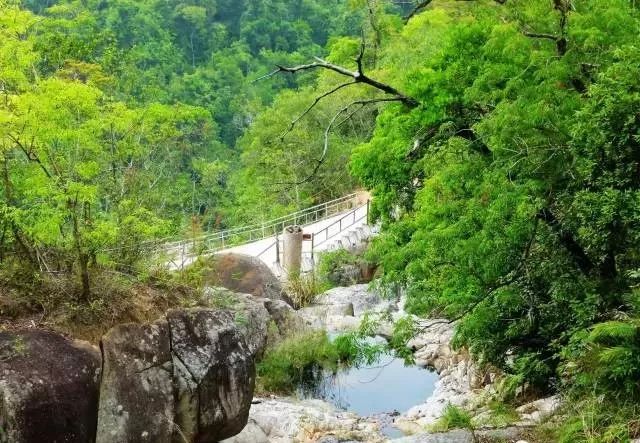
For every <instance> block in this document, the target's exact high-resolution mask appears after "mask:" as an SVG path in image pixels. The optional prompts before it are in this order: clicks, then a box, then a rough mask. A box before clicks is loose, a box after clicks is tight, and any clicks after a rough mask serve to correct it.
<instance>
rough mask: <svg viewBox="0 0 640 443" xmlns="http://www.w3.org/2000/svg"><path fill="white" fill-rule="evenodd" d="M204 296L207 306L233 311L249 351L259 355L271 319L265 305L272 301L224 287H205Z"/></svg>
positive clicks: (263, 345) (264, 343)
mask: <svg viewBox="0 0 640 443" xmlns="http://www.w3.org/2000/svg"><path fill="white" fill-rule="evenodd" d="M205 297H206V301H207V305H208V306H219V307H220V308H223V309H225V310H228V311H230V312H232V313H233V315H234V318H235V320H236V325H237V326H238V327H239V328H240V330H241V332H242V333H243V335H244V337H245V340H246V342H247V345H248V346H249V352H250V353H251V354H252V355H256V356H258V357H261V356H262V354H263V352H264V349H265V348H266V346H267V329H268V327H269V322H270V321H271V320H272V315H271V313H270V312H269V310H268V309H267V305H269V306H271V305H270V303H271V302H272V301H271V300H270V299H268V298H263V297H254V296H251V295H249V294H238V293H235V292H232V291H230V290H228V289H226V288H206V290H205ZM273 303H283V304H285V305H287V304H286V302H283V301H280V300H275V301H273ZM287 306H289V305H287ZM290 309H291V308H290Z"/></svg>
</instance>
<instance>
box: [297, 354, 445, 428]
mask: <svg viewBox="0 0 640 443" xmlns="http://www.w3.org/2000/svg"><path fill="white" fill-rule="evenodd" d="M306 378H307V381H306V382H305V383H304V384H303V385H302V386H300V388H299V392H298V394H299V395H300V396H301V397H303V398H316V399H322V400H325V401H327V402H329V403H332V404H333V405H335V406H336V407H338V408H340V409H343V410H346V411H350V412H355V413H357V414H358V415H360V416H363V417H371V416H379V415H386V416H387V418H388V416H389V415H394V414H397V413H402V412H405V411H407V410H408V409H410V408H411V407H412V406H415V405H417V404H420V403H423V402H424V401H425V400H426V399H427V397H429V396H430V395H431V394H432V393H433V391H434V389H435V383H436V381H437V380H438V376H437V374H435V373H434V372H431V371H428V370H425V369H422V368H419V367H416V366H405V365H404V361H403V360H401V359H397V358H394V357H393V356H390V355H383V356H382V357H381V358H380V359H379V361H378V362H376V363H375V364H373V365H371V366H363V367H353V368H344V369H341V370H338V371H337V372H336V373H327V372H323V371H321V370H317V369H316V370H313V371H310V372H309V374H308V377H306ZM387 421H391V420H387ZM385 433H386V434H387V435H389V436H392V435H391V434H397V430H395V431H394V430H393V429H390V428H388V429H386V432H385Z"/></svg>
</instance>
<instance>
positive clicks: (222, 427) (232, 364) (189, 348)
mask: <svg viewBox="0 0 640 443" xmlns="http://www.w3.org/2000/svg"><path fill="white" fill-rule="evenodd" d="M236 295H237V296H238V297H239V298H240V299H242V297H245V299H246V300H247V301H246V303H247V306H246V309H244V310H233V309H207V308H194V309H179V310H172V311H169V312H168V313H167V314H166V316H165V317H164V318H163V319H161V320H158V321H157V322H155V323H153V324H151V325H137V324H131V325H120V326H117V327H115V328H114V329H112V330H111V331H110V332H109V333H108V334H106V335H105V337H104V338H103V340H102V349H103V360H104V377H103V379H102V384H101V389H100V394H101V395H100V413H99V420H98V437H97V442H98V443H134V442H136V443H137V442H140V443H144V442H147V441H148V442H150V443H164V442H167V443H171V442H173V441H179V442H186V443H209V442H211V443H213V442H217V441H220V440H222V439H225V438H229V437H232V436H234V435H236V434H238V433H239V432H241V431H242V429H243V428H244V427H245V425H246V423H247V420H248V417H249V409H250V407H251V400H252V397H253V390H254V386H255V359H256V358H257V356H258V355H259V354H260V353H261V352H262V351H263V349H264V344H265V342H266V334H267V323H266V322H267V319H268V318H269V314H268V312H267V310H266V308H264V306H263V305H262V304H261V303H259V302H258V301H253V298H252V297H249V296H242V295H238V294H236ZM262 311H264V312H262ZM240 314H242V315H240ZM250 323H254V325H253V327H250V326H251V325H250Z"/></svg>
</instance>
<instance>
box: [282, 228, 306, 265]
mask: <svg viewBox="0 0 640 443" xmlns="http://www.w3.org/2000/svg"><path fill="white" fill-rule="evenodd" d="M282 243H283V246H282V267H283V268H284V270H285V272H286V273H287V275H298V274H300V271H301V269H302V228H301V227H300V226H287V227H286V228H284V231H283V232H282Z"/></svg>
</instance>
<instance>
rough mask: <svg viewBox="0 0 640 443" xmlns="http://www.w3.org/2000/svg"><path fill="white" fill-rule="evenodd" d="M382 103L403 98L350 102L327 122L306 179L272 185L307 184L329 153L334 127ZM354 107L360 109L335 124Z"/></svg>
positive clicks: (400, 100)
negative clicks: (320, 149) (320, 152)
mask: <svg viewBox="0 0 640 443" xmlns="http://www.w3.org/2000/svg"><path fill="white" fill-rule="evenodd" d="M384 102H402V103H403V102H404V101H403V97H379V98H371V99H363V100H355V101H352V102H351V103H349V104H347V105H346V106H344V107H343V108H342V109H340V110H339V111H338V112H337V113H336V114H335V115H334V116H333V117H332V118H331V121H329V124H328V125H327V127H326V129H325V131H324V145H323V148H322V154H321V155H320V157H319V158H318V159H316V160H315V166H314V168H313V170H312V171H311V173H310V174H309V175H308V176H307V177H305V178H304V179H303V180H300V181H298V182H280V183H274V185H295V186H298V185H302V184H304V183H307V182H308V181H310V180H311V179H312V178H313V177H314V176H315V175H316V174H317V173H318V171H319V170H320V167H321V166H322V164H323V163H324V161H325V160H326V158H327V153H328V152H329V140H330V136H331V130H332V129H333V128H334V127H336V126H341V125H342V124H344V122H345V121H347V120H348V119H349V118H351V117H352V116H353V114H355V112H357V111H359V110H361V109H362V108H364V107H365V106H368V105H371V104H375V103H384ZM354 106H360V107H359V109H357V110H356V111H354V112H352V113H350V114H349V115H348V116H347V117H346V118H345V119H343V120H341V121H340V122H339V123H338V124H336V122H337V121H338V119H339V118H340V117H341V116H342V115H343V114H345V113H346V112H348V111H349V110H350V109H351V108H352V107H354Z"/></svg>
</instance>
